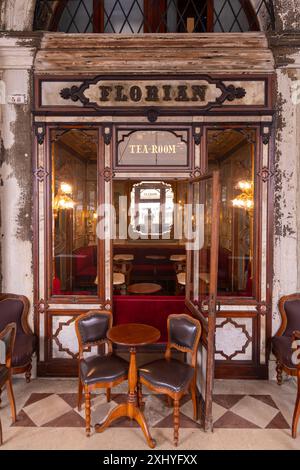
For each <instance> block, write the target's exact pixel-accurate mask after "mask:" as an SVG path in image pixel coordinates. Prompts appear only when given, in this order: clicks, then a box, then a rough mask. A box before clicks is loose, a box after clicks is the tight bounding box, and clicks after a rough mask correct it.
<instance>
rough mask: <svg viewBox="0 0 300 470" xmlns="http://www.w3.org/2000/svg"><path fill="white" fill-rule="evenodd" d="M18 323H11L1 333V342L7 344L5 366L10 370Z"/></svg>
mask: <svg viewBox="0 0 300 470" xmlns="http://www.w3.org/2000/svg"><path fill="white" fill-rule="evenodd" d="M16 330H17V325H16V323H9V324H8V325H6V327H5V328H4V330H2V331H1V332H0V340H1V341H3V342H4V344H5V365H6V367H7V368H8V369H9V368H10V367H11V361H12V354H13V349H14V345H15V339H16Z"/></svg>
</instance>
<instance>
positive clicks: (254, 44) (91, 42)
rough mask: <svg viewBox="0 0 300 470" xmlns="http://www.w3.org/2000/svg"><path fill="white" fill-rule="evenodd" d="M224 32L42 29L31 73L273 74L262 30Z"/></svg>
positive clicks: (269, 52)
mask: <svg viewBox="0 0 300 470" xmlns="http://www.w3.org/2000/svg"><path fill="white" fill-rule="evenodd" d="M225 36H226V41H225V40H224V34H222V33H214V34H181V35H180V36H178V35H176V34H147V35H143V36H141V35H116V34H112V35H109V34H64V33H44V36H43V39H42V41H41V47H40V50H39V51H38V52H37V56H36V60H35V72H36V73H40V74H55V75H69V76H70V75H72V74H76V75H77V76H78V75H85V76H86V75H88V74H92V75H93V76H95V75H96V74H101V75H103V74H111V73H114V74H116V73H135V74H150V73H151V74H153V73H155V74H160V73H161V74H166V73H168V74H173V75H176V74H178V73H181V74H182V73H189V74H193V73H195V74H199V73H201V74H204V73H220V74H222V75H223V74H231V75H232V74H239V73H243V74H244V73H252V74H253V73H272V72H273V71H274V60H273V55H272V52H271V50H270V49H269V48H268V41H267V37H266V35H265V34H264V33H262V32H250V33H226V35H225Z"/></svg>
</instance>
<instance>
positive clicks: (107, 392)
mask: <svg viewBox="0 0 300 470" xmlns="http://www.w3.org/2000/svg"><path fill="white" fill-rule="evenodd" d="M110 392H111V389H110V388H107V389H106V400H107V403H109V402H110V399H111V393H110Z"/></svg>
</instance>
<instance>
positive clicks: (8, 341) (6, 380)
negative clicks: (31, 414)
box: [0, 323, 17, 445]
mask: <svg viewBox="0 0 300 470" xmlns="http://www.w3.org/2000/svg"><path fill="white" fill-rule="evenodd" d="M16 329H17V326H16V324H15V323H9V324H8V325H7V326H6V327H5V328H4V330H3V331H2V332H1V333H0V340H1V341H3V342H4V344H5V365H2V364H1V365H0V391H1V389H2V387H4V385H6V389H7V394H8V398H9V401H10V407H11V415H12V422H13V423H15V421H16V404H15V398H14V392H13V388H12V383H11V375H12V367H11V364H12V355H13V349H14V344H15V338H16ZM2 444H3V438H2V426H1V420H0V445H2Z"/></svg>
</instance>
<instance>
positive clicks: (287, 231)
mask: <svg viewBox="0 0 300 470" xmlns="http://www.w3.org/2000/svg"><path fill="white" fill-rule="evenodd" d="M297 78H298V77H297V74H296V72H295V71H291V70H289V69H280V70H277V132H276V153H275V170H276V174H275V227H274V229H275V230H274V282H273V332H274V333H275V332H276V331H277V329H278V327H279V326H280V315H279V312H278V308H277V303H278V299H279V298H280V297H281V296H282V295H287V294H290V293H293V292H296V291H297V290H298V289H299V287H300V286H299V276H298V271H299V268H298V265H299V257H298V255H299V238H300V237H299V215H300V214H299V209H300V207H299V206H300V202H299V131H298V127H299V124H300V123H299V121H298V118H299V115H298V112H297V107H296V106H295V105H294V103H293V100H292V95H293V84H294V82H295V80H296V79H297ZM298 107H299V105H298Z"/></svg>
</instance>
